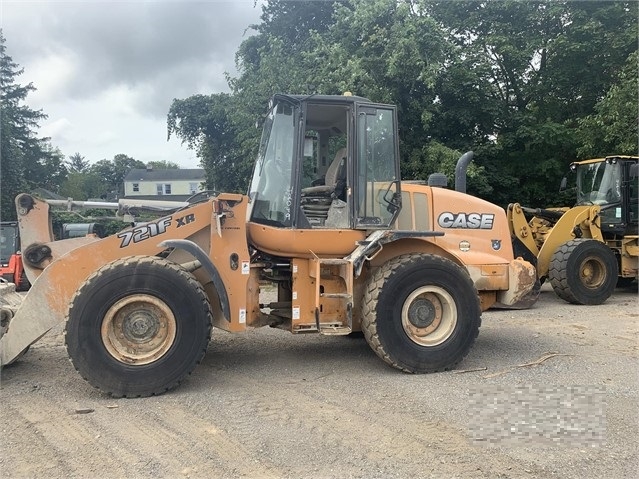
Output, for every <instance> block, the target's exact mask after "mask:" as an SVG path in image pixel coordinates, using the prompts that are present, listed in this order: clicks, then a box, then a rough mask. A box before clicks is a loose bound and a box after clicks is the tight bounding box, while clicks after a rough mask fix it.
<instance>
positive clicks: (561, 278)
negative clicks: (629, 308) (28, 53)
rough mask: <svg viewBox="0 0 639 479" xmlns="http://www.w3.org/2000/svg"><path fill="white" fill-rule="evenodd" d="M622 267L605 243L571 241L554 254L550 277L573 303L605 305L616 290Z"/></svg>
mask: <svg viewBox="0 0 639 479" xmlns="http://www.w3.org/2000/svg"><path fill="white" fill-rule="evenodd" d="M618 274H619V266H618V265H617V258H616V257H615V254H614V253H613V251H612V250H611V249H610V248H608V246H606V245H605V244H604V243H602V242H600V241H597V240H593V239H587V238H580V239H574V240H570V241H567V242H566V243H564V244H563V245H561V246H560V247H559V248H558V249H557V251H555V252H554V254H553V255H552V259H551V260H550V267H549V270H548V277H549V279H550V284H551V285H552V287H553V289H554V290H555V293H556V294H557V296H559V297H560V298H561V299H563V300H565V301H568V302H569V303H572V304H588V305H593V304H602V303H603V302H604V301H606V300H607V299H608V298H609V297H610V295H611V294H612V293H613V291H614V290H615V286H616V284H617V276H618Z"/></svg>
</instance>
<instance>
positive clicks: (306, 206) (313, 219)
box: [301, 148, 346, 226]
mask: <svg viewBox="0 0 639 479" xmlns="http://www.w3.org/2000/svg"><path fill="white" fill-rule="evenodd" d="M345 189H346V148H341V149H340V150H338V151H337V153H336V154H335V158H334V159H333V162H332V163H331V164H330V166H329V167H328V169H327V170H326V174H325V175H324V184H323V185H317V186H309V187H308V188H303V189H302V197H301V204H302V210H303V211H304V214H305V215H306V217H307V218H308V220H309V222H310V223H311V225H317V226H321V225H323V224H324V221H325V220H326V218H327V216H328V210H329V208H330V207H331V203H332V202H333V200H334V199H337V198H340V196H343V194H344V192H345Z"/></svg>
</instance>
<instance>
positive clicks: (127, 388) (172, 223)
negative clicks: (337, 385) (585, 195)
mask: <svg viewBox="0 0 639 479" xmlns="http://www.w3.org/2000/svg"><path fill="white" fill-rule="evenodd" d="M398 143H399V137H398V131H397V112H396V108H395V107H394V106H392V105H384V104H375V103H372V102H370V101H369V100H367V99H365V98H361V97H357V96H352V95H344V96H341V95H335V96H332V95H331V96H328V95H326V96H324V95H311V96H298V95H275V96H274V97H273V98H272V100H271V102H270V105H269V110H268V114H267V116H266V120H265V124H264V128H263V134H262V139H261V142H260V147H259V153H258V157H257V161H256V163H255V168H254V173H253V176H252V179H251V181H250V187H249V189H248V192H247V194H246V195H241V194H228V193H220V194H218V195H217V196H214V197H212V198H209V199H206V200H205V201H203V202H200V203H197V204H192V205H188V206H186V207H183V208H180V209H176V210H175V211H173V212H171V213H170V214H169V215H167V216H165V217H163V218H161V219H158V220H156V221H151V222H148V223H145V224H143V225H140V226H135V227H130V228H127V229H124V230H122V231H121V232H119V233H117V234H114V235H112V236H108V237H106V238H103V239H98V238H89V237H87V238H72V239H68V240H62V241H55V242H54V241H52V235H51V229H50V221H49V205H48V204H47V203H46V202H43V201H40V200H37V199H36V198H34V197H33V196H30V195H27V194H22V195H20V196H18V197H17V198H16V207H17V211H18V215H19V219H20V228H21V233H22V236H23V244H26V245H27V248H26V249H25V251H24V255H23V256H24V262H25V268H26V271H27V273H28V275H29V278H30V279H31V280H32V283H33V286H32V288H31V290H30V292H29V293H28V295H27V296H26V298H25V300H24V302H23V303H22V304H21V305H20V306H19V308H17V309H14V310H13V311H12V312H11V314H12V315H13V317H12V319H11V322H10V323H9V325H8V330H7V332H6V333H5V334H4V336H3V337H2V339H1V340H0V346H1V351H0V353H1V359H2V364H8V363H10V362H11V361H13V360H14V359H15V358H16V357H17V356H18V355H19V354H20V353H21V352H22V351H23V350H24V349H25V348H27V347H28V346H29V345H30V344H31V343H33V342H34V341H36V340H37V339H38V338H39V337H41V336H42V335H43V334H45V333H46V332H47V331H48V330H49V329H50V328H51V327H52V326H54V325H55V324H57V323H60V322H65V323H66V331H65V342H66V347H67V350H68V354H69V356H70V358H71V361H72V362H73V364H74V365H75V368H76V369H77V370H78V372H79V373H80V375H81V376H82V377H84V378H85V379H86V380H87V381H88V382H89V383H91V384H92V385H93V386H95V387H97V388H99V389H100V390H102V391H104V392H105V393H108V394H111V395H113V396H116V397H122V396H126V397H136V396H149V395H153V394H161V393H163V392H165V391H167V390H170V389H172V388H174V387H176V386H177V385H178V384H179V383H180V381H181V380H182V379H184V378H185V376H187V375H188V374H190V373H191V372H192V371H193V369H194V368H195V366H196V365H197V364H198V363H199V362H200V361H201V360H202V358H203V356H204V354H205V352H206V350H207V347H208V345H209V341H210V338H211V331H212V328H219V329H222V330H226V331H232V332H241V331H245V330H246V329H247V328H255V327H260V326H270V327H276V328H281V329H285V330H287V331H290V332H291V333H293V334H302V333H319V334H323V335H327V336H331V335H347V334H350V333H353V332H358V331H361V332H363V334H364V336H365V338H366V341H367V342H368V343H369V345H370V346H371V347H372V349H373V350H374V352H375V353H376V354H377V355H378V356H379V357H380V358H381V359H382V360H383V361H385V362H386V363H388V364H389V365H390V366H392V367H394V368H397V369H399V370H402V371H405V372H408V373H428V372H435V371H444V370H449V369H451V368H454V367H455V365H456V364H458V363H459V362H460V361H461V360H462V359H463V358H464V356H465V355H466V354H467V353H468V352H469V350H470V349H471V346H472V344H473V342H474V341H475V338H476V337H477V335H478V332H479V326H480V318H481V313H482V311H483V310H485V309H487V308H489V307H491V306H492V305H493V304H495V303H497V302H498V303H500V304H502V305H514V304H516V303H517V302H519V301H520V300H522V299H523V298H524V297H525V296H526V295H527V294H528V293H529V292H530V291H531V290H532V288H533V285H534V283H535V280H536V274H535V269H534V267H533V265H531V264H530V263H529V262H527V261H524V260H522V259H520V258H514V257H513V249H512V244H511V241H510V234H509V229H508V223H507V220H506V214H505V211H504V210H503V209H502V208H500V207H498V206H496V205H493V204H491V203H489V202H487V201H483V200H481V199H478V198H475V197H472V196H470V195H466V194H464V193H461V192H459V191H453V190H449V189H446V188H441V187H436V186H429V185H426V184H416V183H415V182H411V183H402V181H401V180H400V169H399V153H398ZM267 284H270V285H272V288H273V289H274V290H275V291H276V292H277V298H273V299H274V300H270V301H266V302H265V301H262V300H261V297H260V290H261V289H262V288H264V287H265V285H267ZM262 297H264V295H262Z"/></svg>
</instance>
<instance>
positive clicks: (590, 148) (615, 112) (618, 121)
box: [577, 52, 639, 158]
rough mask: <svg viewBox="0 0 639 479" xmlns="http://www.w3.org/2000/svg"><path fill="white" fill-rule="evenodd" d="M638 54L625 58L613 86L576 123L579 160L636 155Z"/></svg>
mask: <svg viewBox="0 0 639 479" xmlns="http://www.w3.org/2000/svg"><path fill="white" fill-rule="evenodd" d="M638 67H639V64H638V55H637V52H634V53H633V54H631V55H630V56H629V57H628V61H627V62H626V65H625V67H624V68H623V69H622V70H621V71H620V72H619V81H618V82H617V83H615V84H614V85H613V86H612V87H611V88H610V89H609V90H608V93H607V94H606V96H605V97H604V98H602V99H601V100H599V102H597V104H596V105H595V108H594V110H595V112H594V113H593V114H591V115H588V116H586V117H584V118H582V119H580V120H579V130H578V135H579V139H580V142H579V145H580V146H579V148H578V150H577V151H578V153H579V155H580V157H582V158H588V157H601V156H607V155H619V154H622V155H623V154H625V155H638V154H639V145H638V144H637V143H638V142H639V127H638V125H639V117H638V116H639V115H638V112H639V79H638V78H637V70H638Z"/></svg>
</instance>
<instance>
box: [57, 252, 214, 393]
mask: <svg viewBox="0 0 639 479" xmlns="http://www.w3.org/2000/svg"><path fill="white" fill-rule="evenodd" d="M210 336H211V309H210V305H209V301H208V299H207V296H206V294H205V293H204V290H203V289H202V287H201V285H200V284H199V283H198V281H197V280H196V279H195V277H194V276H193V275H191V274H190V273H189V272H187V271H186V270H184V269H182V268H181V267H180V266H179V265H177V264H175V263H172V262H170V261H167V260H165V259H161V258H156V257H148V256H132V257H128V258H124V259H120V260H117V261H114V262H112V263H109V264H107V265H105V266H103V267H102V268H100V269H99V270H98V271H96V272H95V273H94V274H93V275H91V276H90V277H89V278H88V279H87V281H85V283H84V284H83V285H82V286H81V287H80V289H79V290H78V292H77V293H76V294H75V296H74V297H73V299H72V300H71V304H70V307H69V317H68V320H67V324H66V331H65V341H66V345H67V350H68V352H69V356H70V357H71V361H72V363H73V365H74V366H75V368H76V369H77V371H78V372H79V373H80V374H81V375H82V377H84V378H85V379H86V380H87V381H88V382H89V383H91V384H92V385H93V386H95V387H96V388H99V389H100V390H102V391H104V392H106V393H109V394H111V395H112V396H115V397H123V396H126V397H140V396H151V395H155V394H162V393H164V392H166V391H168V390H170V389H173V388H174V387H176V386H177V385H178V384H179V383H180V381H182V379H184V377H186V376H187V375H188V374H190V373H191V371H193V369H194V368H195V366H196V365H197V364H198V363H200V361H201V360H202V358H203V357H204V354H205V352H206V348H207V346H208V343H209V339H210Z"/></svg>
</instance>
